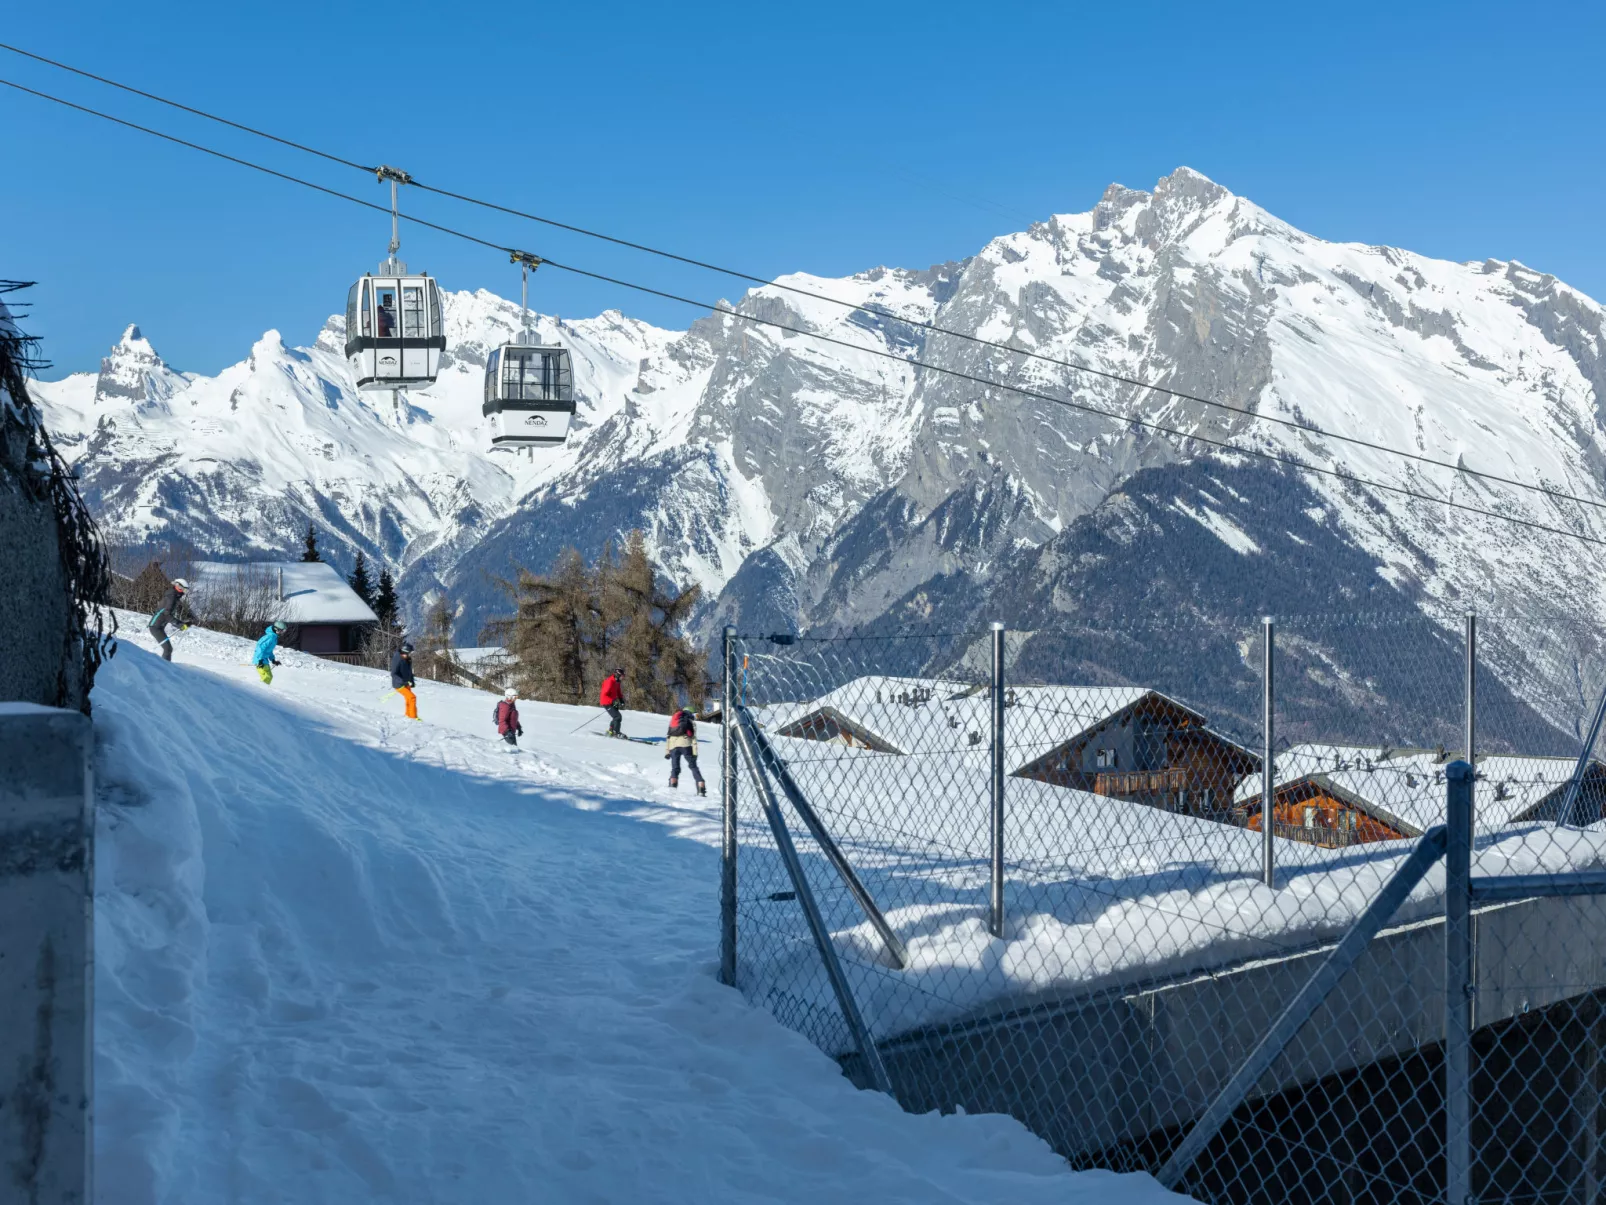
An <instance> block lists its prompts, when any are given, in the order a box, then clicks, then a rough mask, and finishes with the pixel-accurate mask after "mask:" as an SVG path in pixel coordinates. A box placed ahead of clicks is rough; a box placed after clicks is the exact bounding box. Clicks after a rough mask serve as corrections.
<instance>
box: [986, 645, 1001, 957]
mask: <svg viewBox="0 0 1606 1205" xmlns="http://www.w3.org/2000/svg"><path fill="white" fill-rule="evenodd" d="M992 786H993V790H992V796H993V799H992V804H993V806H992V894H991V904H992V923H991V925H990V926H989V927H990V928H991V929H992V934H993V936H994V937H1002V936H1003V935H1004V625H1003V624H1001V623H995V624H993V783H992Z"/></svg>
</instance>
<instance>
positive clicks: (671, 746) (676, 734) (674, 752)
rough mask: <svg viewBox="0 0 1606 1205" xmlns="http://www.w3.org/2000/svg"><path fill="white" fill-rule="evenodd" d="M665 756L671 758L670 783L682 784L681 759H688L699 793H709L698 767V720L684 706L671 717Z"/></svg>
mask: <svg viewBox="0 0 1606 1205" xmlns="http://www.w3.org/2000/svg"><path fill="white" fill-rule="evenodd" d="M664 756H665V757H666V758H668V759H669V785H670V786H672V787H678V786H680V760H681V758H685V759H686V764H687V765H688V766H690V767H691V773H692V778H693V779H694V780H695V781H696V783H697V793H698V794H699V795H706V794H708V784H707V783H706V782H704V781H703V772H702V771H701V770H700V769H698V768H697V721H696V720H695V719H693V718H692V714H691V712H689V711H687V710H686V709H685V708H684V707H682V708H680V710H678V711H676V712H675V714H674V715H672V716H670V717H669V739H668V741H667V742H665V745H664Z"/></svg>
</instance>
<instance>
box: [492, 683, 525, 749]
mask: <svg viewBox="0 0 1606 1205" xmlns="http://www.w3.org/2000/svg"><path fill="white" fill-rule="evenodd" d="M496 730H497V731H498V732H500V733H501V734H502V739H503V740H504V741H506V742H507V743H508V744H510V745H512V746H513V747H514V748H515V749H517V748H518V747H519V737H521V736H523V735H524V725H523V724H521V723H519V692H518V691H516V690H514V689H513V688H512V687H511V686H510V687H508V688H507V690H505V691H504V692H503V693H502V701H501V702H500V703H498V704H497V705H496Z"/></svg>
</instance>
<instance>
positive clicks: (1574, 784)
mask: <svg viewBox="0 0 1606 1205" xmlns="http://www.w3.org/2000/svg"><path fill="white" fill-rule="evenodd" d="M1603 719H1606V689H1603V690H1602V691H1601V692H1600V702H1599V703H1597V704H1596V705H1595V714H1594V717H1593V718H1592V719H1591V720H1590V721H1589V731H1588V732H1586V733H1585V734H1584V747H1583V748H1582V749H1580V750H1579V751H1578V762H1577V764H1576V765H1574V766H1573V776H1572V778H1570V779H1569V780H1568V781H1567V795H1566V797H1565V799H1564V800H1563V801H1562V805H1561V814H1560V815H1559V816H1558V817H1557V819H1558V820H1560V821H1561V823H1563V824H1576V823H1577V821H1576V820H1575V819H1574V818H1573V809H1574V808H1576V807H1577V806H1578V792H1579V790H1580V788H1582V787H1583V785H1584V775H1585V774H1586V773H1587V772H1588V770H1589V758H1590V754H1592V753H1593V752H1594V751H1595V741H1596V740H1597V739H1599V737H1600V725H1601V721H1602V720H1603Z"/></svg>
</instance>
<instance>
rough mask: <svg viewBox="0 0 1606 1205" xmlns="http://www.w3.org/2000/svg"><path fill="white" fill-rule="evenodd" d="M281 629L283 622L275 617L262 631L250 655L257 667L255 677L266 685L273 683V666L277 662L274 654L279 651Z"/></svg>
mask: <svg viewBox="0 0 1606 1205" xmlns="http://www.w3.org/2000/svg"><path fill="white" fill-rule="evenodd" d="M283 631H284V624H283V623H282V622H281V621H279V620H277V619H275V620H274V621H273V622H272V623H271V624H269V625H268V628H267V630H266V631H265V632H263V633H262V639H261V640H258V641H257V648H256V652H255V653H254V654H253V655H252V657H251V660H252V662H253V663H254V664H255V665H256V667H257V677H259V678H261V679H262V682H263V684H264V685H266V686H272V685H273V667H274V666H275V665H278V664H279V659H278V658H277V657H275V656H274V654H275V653H276V652H278V651H279V636H280V634H281V633H282V632H283Z"/></svg>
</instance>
